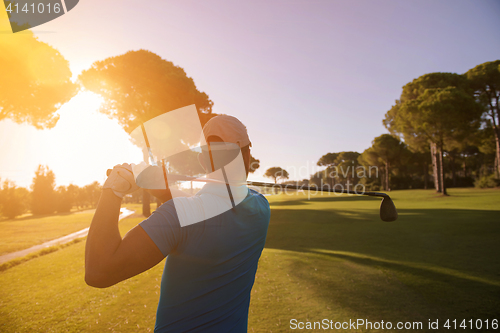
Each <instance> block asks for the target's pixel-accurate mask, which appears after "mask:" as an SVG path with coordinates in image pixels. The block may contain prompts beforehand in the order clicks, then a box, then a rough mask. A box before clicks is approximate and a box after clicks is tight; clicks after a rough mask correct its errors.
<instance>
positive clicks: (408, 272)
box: [0, 189, 500, 332]
mask: <svg viewBox="0 0 500 333" xmlns="http://www.w3.org/2000/svg"><path fill="white" fill-rule="evenodd" d="M389 194H390V196H391V198H392V199H393V200H394V203H395V205H396V207H397V208H398V213H399V219H398V220H397V221H395V222H392V223H387V222H382V221H381V220H380V219H379V217H378V207H379V206H380V199H377V198H371V197H355V196H348V195H342V196H336V195H326V194H323V195H321V194H317V195H312V196H310V195H309V194H308V193H293V194H290V195H285V194H280V195H275V196H268V197H267V198H268V199H269V201H270V203H271V209H272V214H271V223H270V226H269V231H268V236H267V242H266V247H265V249H264V252H263V253H262V257H261V259H260V262H259V269H258V271H257V275H256V281H255V285H254V288H253V290H252V300H251V305H250V314H249V324H248V331H249V332H293V331H301V330H300V327H298V323H302V324H303V325H307V322H309V323H310V324H311V325H313V324H314V322H323V320H324V319H327V321H328V322H330V321H331V323H332V325H333V323H336V322H338V323H345V322H347V323H348V322H349V321H356V320H364V321H365V322H366V321H371V322H372V323H375V322H377V323H380V322H381V321H383V322H384V323H387V322H390V323H392V325H393V328H392V329H381V328H380V329H376V328H375V327H374V328H373V329H370V328H367V327H366V326H359V327H356V328H353V327H352V326H350V327H348V328H347V329H343V330H336V329H335V328H333V329H332V330H331V331H345V332H365V331H379V332H382V331H383V332H392V331H398V332H399V331H413V330H416V329H408V330H405V329H402V330H396V329H395V327H394V326H395V325H396V323H398V322H401V323H411V324H413V323H422V325H423V326H422V329H420V331H433V332H436V331H438V332H440V331H443V332H449V331H456V330H460V331H472V330H471V329H470V327H469V326H470V325H479V324H477V320H480V323H482V326H481V329H476V328H478V327H477V326H473V328H474V329H473V331H495V330H494V329H492V327H491V325H492V322H493V320H495V319H496V320H500V256H499V253H500V242H499V235H500V191H499V190H498V189H449V194H450V196H446V197H444V196H440V195H438V194H436V192H435V191H434V190H403V191H393V192H390V193H389ZM67 217H68V218H72V215H67ZM140 221H141V219H140V218H138V217H131V218H126V219H124V220H122V221H121V222H120V228H121V231H122V233H125V232H126V231H127V230H129V229H130V228H131V227H133V226H134V225H136V224H137V223H139V222H140ZM9 223H11V224H12V223H13V222H9ZM23 223H26V222H23ZM27 234H29V231H27ZM5 237H9V239H2V238H5ZM13 237H19V242H21V241H22V233H20V232H15V233H14V232H11V233H9V232H6V233H2V234H1V235H0V244H1V243H15V242H16V240H15V239H12V238H13ZM84 248H85V243H84V242H78V243H74V244H72V245H70V246H66V247H64V248H61V249H60V250H58V251H55V252H52V253H49V254H46V255H43V256H39V257H37V258H34V259H32V260H29V261H26V262H23V263H21V264H19V265H17V266H13V267H11V268H8V269H6V270H4V271H1V272H0V332H63V331H64V332H82V331H84V332H105V331H106V332H108V331H109V332H138V331H145V332H148V331H153V329H154V322H155V315H156V305H157V301H158V297H159V290H160V288H159V287H160V282H161V274H162V269H163V263H160V264H159V265H157V266H156V267H155V268H153V269H152V270H149V271H148V272H145V273H143V274H141V275H139V276H136V277H134V278H132V279H130V280H127V281H124V282H122V283H119V284H117V285H115V286H113V287H111V288H107V289H96V288H92V287H89V286H87V285H86V284H85V282H84ZM447 320H449V325H451V328H450V329H446V327H444V325H445V323H446V321H447ZM453 320H455V323H456V326H457V329H456V330H455V329H453V325H454V324H453ZM464 320H465V324H466V325H467V329H465V330H464V329H463V328H460V327H459V325H460V324H461V323H462V322H463V321H464ZM470 320H471V321H470ZM436 321H438V325H439V326H438V329H436V330H430V329H428V325H429V323H430V322H436ZM486 324H488V325H489V329H487V328H486ZM293 325H295V328H296V329H292V328H293ZM344 325H345V324H344ZM304 327H305V326H304ZM408 327H409V326H408ZM408 327H407V328H408ZM498 330H500V329H498ZM302 331H308V332H309V331H317V332H322V331H328V330H325V329H319V328H318V327H316V329H310V330H306V329H304V330H302Z"/></svg>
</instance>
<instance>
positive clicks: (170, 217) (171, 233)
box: [139, 200, 181, 257]
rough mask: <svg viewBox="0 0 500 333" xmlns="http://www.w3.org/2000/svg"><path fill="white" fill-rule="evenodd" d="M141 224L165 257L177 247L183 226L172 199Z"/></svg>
mask: <svg viewBox="0 0 500 333" xmlns="http://www.w3.org/2000/svg"><path fill="white" fill-rule="evenodd" d="M139 225H140V226H141V227H142V229H144V231H146V233H147V234H148V236H149V237H150V238H151V239H152V240H153V242H154V243H155V244H156V246H157V247H158V249H159V250H160V251H161V253H163V255H164V256H165V257H166V256H167V255H168V254H170V253H172V252H174V251H175V249H176V248H177V245H178V243H179V239H180V235H181V230H180V228H181V226H180V224H179V218H178V217H177V213H176V211H175V206H174V204H173V202H172V200H170V201H168V202H166V203H164V204H163V205H161V206H160V207H159V208H158V209H157V210H155V211H154V212H153V214H151V216H149V217H148V218H147V219H145V220H144V221H142V222H141V223H140V224H139Z"/></svg>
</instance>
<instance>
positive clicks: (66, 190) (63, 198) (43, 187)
mask: <svg viewBox="0 0 500 333" xmlns="http://www.w3.org/2000/svg"><path fill="white" fill-rule="evenodd" d="M55 180H56V178H55V175H54V172H53V171H52V170H50V169H49V168H48V167H47V166H43V165H39V166H38V168H37V170H36V171H35V176H34V177H33V182H32V183H31V186H30V188H29V189H26V188H24V187H17V186H16V184H15V183H14V182H12V181H10V180H8V179H7V180H4V181H3V182H2V183H1V186H0V216H3V217H5V218H9V219H12V218H15V217H17V216H20V215H23V214H25V213H28V212H31V214H33V215H47V214H53V213H68V212H70V211H71V210H72V209H73V208H76V209H85V208H94V207H95V206H96V205H97V202H98V200H99V196H100V193H101V188H102V186H101V185H100V184H99V182H97V181H95V182H93V183H91V184H88V185H85V186H83V187H79V186H77V185H73V184H70V185H68V186H58V187H56V185H55Z"/></svg>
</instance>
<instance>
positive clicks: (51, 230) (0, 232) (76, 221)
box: [0, 204, 156, 255]
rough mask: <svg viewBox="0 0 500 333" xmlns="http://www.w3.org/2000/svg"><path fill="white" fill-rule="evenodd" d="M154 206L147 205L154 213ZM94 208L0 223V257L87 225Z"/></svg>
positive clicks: (134, 206)
mask: <svg viewBox="0 0 500 333" xmlns="http://www.w3.org/2000/svg"><path fill="white" fill-rule="evenodd" d="M124 207H127V208H128V209H130V210H134V211H136V212H141V211H142V205H139V204H126V205H124ZM155 208H156V204H151V209H152V210H154V209H155ZM94 211H95V210H94V209H90V210H85V211H82V212H74V213H65V214H56V215H50V216H43V217H33V216H31V215H28V216H25V217H22V218H17V219H11V220H3V221H0V255H2V254H6V253H10V252H15V251H19V250H23V249H27V248H29V247H31V246H34V245H38V244H42V243H45V242H47V241H50V240H53V239H57V238H59V237H62V236H66V235H69V234H71V233H73V232H77V231H79V230H82V229H85V228H87V227H89V226H90V222H91V221H92V216H94Z"/></svg>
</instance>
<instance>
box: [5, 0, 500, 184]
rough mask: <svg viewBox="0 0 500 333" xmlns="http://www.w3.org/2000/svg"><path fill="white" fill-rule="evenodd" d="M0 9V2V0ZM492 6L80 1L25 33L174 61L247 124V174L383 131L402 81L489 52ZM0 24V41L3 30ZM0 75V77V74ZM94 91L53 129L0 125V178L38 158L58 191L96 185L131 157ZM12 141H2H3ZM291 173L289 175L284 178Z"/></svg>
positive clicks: (469, 63)
mask: <svg viewBox="0 0 500 333" xmlns="http://www.w3.org/2000/svg"><path fill="white" fill-rule="evenodd" d="M0 8H1V9H2V10H3V3H2V4H0ZM499 17H500V2H499V1H496V0H491V1H487V0H483V1H463V0H441V1H431V0H427V1H402V0H401V1H388V0H380V1H359V0H355V1H306V0H303V1H273V0H271V1H246V2H243V1H213V0H208V1H185V0H183V1H180V0H179V1H149V2H141V4H140V6H139V5H138V3H137V1H124V0H120V1H118V0H108V1H97V0H82V1H80V3H79V4H78V5H77V6H76V7H75V8H74V9H73V10H72V11H70V12H68V13H67V14H65V15H64V16H62V17H60V18H58V19H56V20H54V21H51V22H48V23H46V24H44V25H41V26H39V27H35V28H33V29H32V31H33V32H34V34H35V35H36V36H37V37H38V38H39V39H40V40H41V41H43V42H46V43H48V44H50V45H51V46H53V47H55V48H56V49H58V50H59V51H60V53H61V54H62V55H63V56H64V57H65V58H66V59H67V60H68V61H69V62H70V67H71V70H72V73H73V76H74V77H77V76H78V74H79V73H80V72H81V71H82V70H84V69H86V68H88V67H89V66H90V65H91V64H92V63H93V62H94V61H96V60H102V59H105V58H107V57H110V56H116V55H120V54H123V53H125V52H127V51H129V50H138V49H147V50H150V51H152V52H155V53H157V54H158V55H160V56H161V57H162V58H164V59H166V60H169V61H172V62H173V63H174V64H175V65H178V66H181V67H182V68H184V69H185V71H186V72H187V74H188V76H190V77H192V78H193V79H194V82H195V83H196V85H197V87H198V89H199V90H200V91H204V92H206V93H207V94H208V95H209V96H210V98H211V99H212V101H214V109H213V111H214V112H216V113H226V114H230V115H233V116H236V117H238V118H239V119H240V120H241V121H242V122H243V123H244V124H246V125H247V128H248V131H249V134H250V138H251V140H252V144H253V150H252V153H253V155H254V156H255V157H257V158H258V159H260V160H261V169H259V170H258V171H259V172H258V174H257V175H256V176H253V179H256V180H262V179H263V178H262V177H261V176H259V173H263V172H264V171H265V169H267V168H268V167H272V166H281V167H284V168H285V169H288V171H290V173H291V175H292V177H291V178H293V179H302V178H308V177H309V175H310V174H311V173H313V172H314V171H315V169H314V168H315V164H316V162H317V160H318V159H319V158H320V157H321V156H322V155H324V154H326V153H328V152H339V151H358V152H362V151H363V150H365V149H366V148H368V147H369V146H370V145H371V141H372V140H373V139H374V138H375V137H376V136H379V135H381V134H383V133H387V130H386V129H385V128H384V127H383V125H382V119H383V118H384V115H385V113H386V112H387V111H388V110H389V109H390V108H391V106H392V105H393V104H394V101H395V100H396V99H397V98H399V96H400V94H401V88H402V86H403V85H405V84H406V83H408V82H410V81H412V80H413V79H415V78H417V77H419V76H421V75H423V74H426V73H431V72H455V73H464V72H465V71H467V70H468V69H470V68H473V67H475V66H476V65H478V64H481V63H483V62H486V61H493V60H496V59H500V19H499ZM5 36H7V35H6V34H5V32H3V33H2V34H0V38H6V37H5ZM0 75H1V73H0ZM98 105H99V99H98V98H96V97H95V96H92V94H90V93H82V94H81V95H79V96H77V97H75V98H74V99H73V100H72V101H70V102H69V103H68V104H66V105H65V106H63V108H61V110H60V114H61V120H60V121H59V123H58V124H57V125H56V127H55V128H54V129H52V130H43V131H38V130H35V129H34V128H32V127H29V126H26V125H17V124H14V123H12V122H11V121H9V120H4V121H0V178H1V179H2V180H3V179H6V178H9V179H11V180H13V181H15V182H16V183H17V185H19V186H29V184H31V180H32V178H33V176H34V172H35V169H36V167H37V165H38V164H40V163H42V164H47V165H48V166H49V168H51V169H52V170H53V171H54V173H55V175H56V182H57V184H58V185H68V184H69V183H74V184H77V185H79V186H82V185H86V184H88V183H90V182H92V181H94V180H98V181H99V182H101V183H102V182H103V181H104V174H105V170H106V169H107V168H109V167H112V166H113V165H114V164H118V163H123V162H134V161H135V160H134V159H138V158H140V157H137V156H140V154H139V153H138V152H137V151H136V150H135V148H134V147H133V146H132V145H131V144H130V143H129V142H128V139H127V135H126V134H125V133H124V132H123V131H122V130H121V129H120V127H119V126H118V125H117V124H116V123H115V122H114V121H112V120H108V119H107V118H106V117H104V116H102V115H99V114H97V113H96V111H95V110H96V109H97V107H98ZM13 138H15V139H13ZM294 171H295V172H294Z"/></svg>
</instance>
